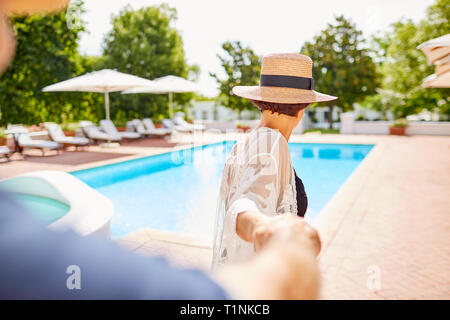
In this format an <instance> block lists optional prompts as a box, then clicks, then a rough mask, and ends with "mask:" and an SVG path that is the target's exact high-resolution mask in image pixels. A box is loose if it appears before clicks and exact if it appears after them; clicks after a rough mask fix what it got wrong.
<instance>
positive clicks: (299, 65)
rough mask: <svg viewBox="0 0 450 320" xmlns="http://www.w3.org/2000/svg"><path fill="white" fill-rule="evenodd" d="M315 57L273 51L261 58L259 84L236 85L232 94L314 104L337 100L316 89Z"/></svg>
mask: <svg viewBox="0 0 450 320" xmlns="http://www.w3.org/2000/svg"><path fill="white" fill-rule="evenodd" d="M313 89H314V79H313V78H312V60H311V58H310V57H308V56H305V55H303V54H299V53H272V54H267V55H265V56H264V57H263V59H262V65H261V79H260V85H259V86H236V87H234V88H233V93H234V94H235V95H237V96H240V97H243V98H247V99H250V100H257V101H266V102H274V103H312V102H322V101H331V100H335V99H337V97H335V96H330V95H327V94H323V93H320V92H317V91H314V90H313Z"/></svg>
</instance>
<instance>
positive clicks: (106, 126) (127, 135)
mask: <svg viewBox="0 0 450 320" xmlns="http://www.w3.org/2000/svg"><path fill="white" fill-rule="evenodd" d="M100 126H101V127H102V129H103V130H104V131H105V132H106V133H107V134H109V135H118V136H120V137H121V138H124V139H139V138H140V137H141V135H140V134H139V133H137V132H129V131H125V132H119V131H118V130H117V128H116V126H115V125H114V123H113V122H112V121H111V120H101V121H100Z"/></svg>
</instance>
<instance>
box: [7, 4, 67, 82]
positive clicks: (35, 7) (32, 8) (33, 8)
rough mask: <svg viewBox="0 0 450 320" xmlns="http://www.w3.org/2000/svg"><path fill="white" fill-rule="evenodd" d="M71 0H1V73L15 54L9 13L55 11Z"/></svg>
mask: <svg viewBox="0 0 450 320" xmlns="http://www.w3.org/2000/svg"><path fill="white" fill-rule="evenodd" d="M69 2H70V0H0V74H1V73H2V72H3V71H4V70H5V69H6V67H7V66H8V64H9V63H10V62H11V60H12V58H13V56H14V48H15V41H14V36H13V33H12V29H11V27H10V26H9V24H8V15H21V16H24V15H30V14H36V13H41V14H45V13H55V12H58V11H61V10H63V9H65V8H66V7H67V6H68V5H69Z"/></svg>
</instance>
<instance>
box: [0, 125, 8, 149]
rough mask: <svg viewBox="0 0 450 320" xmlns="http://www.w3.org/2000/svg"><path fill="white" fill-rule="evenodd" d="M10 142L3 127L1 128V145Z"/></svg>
mask: <svg viewBox="0 0 450 320" xmlns="http://www.w3.org/2000/svg"><path fill="white" fill-rule="evenodd" d="M7 142H8V138H7V137H6V134H4V133H3V129H0V146H6V145H7Z"/></svg>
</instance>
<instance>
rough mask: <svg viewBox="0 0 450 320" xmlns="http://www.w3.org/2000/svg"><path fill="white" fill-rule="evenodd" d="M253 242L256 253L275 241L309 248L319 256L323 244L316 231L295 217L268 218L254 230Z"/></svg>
mask: <svg viewBox="0 0 450 320" xmlns="http://www.w3.org/2000/svg"><path fill="white" fill-rule="evenodd" d="M252 240H253V241H252V242H253V244H254V247H255V251H259V250H261V249H263V248H264V247H265V246H267V244H268V243H270V242H273V241H278V242H280V241H281V242H286V241H288V242H291V243H294V244H297V245H298V246H303V247H309V248H310V249H311V250H312V252H314V254H315V255H316V256H317V255H318V254H319V252H320V248H321V242H320V238H319V234H318V232H317V230H316V229H314V228H313V227H311V226H310V225H309V224H308V223H306V221H305V220H304V219H303V218H300V217H297V216H293V215H288V214H284V215H279V216H275V217H270V218H269V217H268V219H267V220H265V221H261V223H260V224H258V225H257V226H255V228H254V229H253V235H252Z"/></svg>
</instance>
